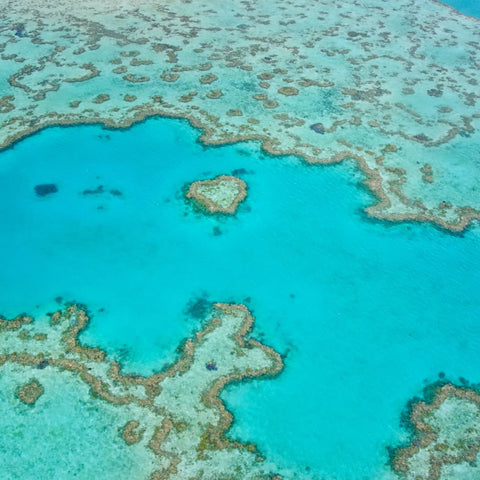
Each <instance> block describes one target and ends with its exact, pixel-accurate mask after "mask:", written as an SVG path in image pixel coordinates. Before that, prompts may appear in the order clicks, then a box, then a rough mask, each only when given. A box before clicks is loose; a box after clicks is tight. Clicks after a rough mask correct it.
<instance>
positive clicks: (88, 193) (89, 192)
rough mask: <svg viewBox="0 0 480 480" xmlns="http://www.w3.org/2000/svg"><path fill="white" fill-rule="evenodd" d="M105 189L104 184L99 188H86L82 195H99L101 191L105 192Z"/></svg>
mask: <svg viewBox="0 0 480 480" xmlns="http://www.w3.org/2000/svg"><path fill="white" fill-rule="evenodd" d="M104 191H105V190H104V188H103V185H99V186H98V187H97V188H95V189H93V190H91V189H89V188H87V189H86V190H84V191H83V192H82V195H99V194H101V193H103V192H104Z"/></svg>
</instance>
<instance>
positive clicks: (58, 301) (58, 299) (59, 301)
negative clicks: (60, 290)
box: [55, 296, 63, 304]
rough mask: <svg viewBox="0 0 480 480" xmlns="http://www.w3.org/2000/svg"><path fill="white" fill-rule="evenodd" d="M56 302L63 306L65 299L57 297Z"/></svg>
mask: <svg viewBox="0 0 480 480" xmlns="http://www.w3.org/2000/svg"><path fill="white" fill-rule="evenodd" d="M55 301H56V302H57V303H58V304H61V303H62V302H63V298H62V297H60V296H58V297H55Z"/></svg>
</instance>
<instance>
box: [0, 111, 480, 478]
mask: <svg viewBox="0 0 480 480" xmlns="http://www.w3.org/2000/svg"><path fill="white" fill-rule="evenodd" d="M198 135H199V133H198V131H197V130H194V129H193V128H191V127H190V126H189V125H188V123H187V122H184V121H177V120H167V119H151V120H148V121H146V122H144V123H141V124H138V125H136V126H134V127H132V128H131V129H129V130H126V131H111V130H105V129H102V128H101V127H99V126H88V127H87V126H81V127H70V128H49V129H47V130H44V131H42V132H40V133H39V134H36V135H34V136H32V137H30V138H27V139H25V140H23V141H21V142H19V143H17V144H16V145H14V146H13V148H10V149H8V150H5V151H3V152H2V153H0V218H1V222H2V227H3V228H2V232H3V233H2V235H1V236H0V265H1V270H0V311H1V312H2V313H3V314H4V315H6V316H13V315H15V314H17V313H19V312H23V311H26V312H28V313H30V314H33V315H43V314H45V313H46V312H48V311H53V310H54V309H57V308H59V306H60V305H59V304H60V303H62V302H65V301H72V300H75V301H79V302H82V303H85V304H86V305H87V306H88V308H89V310H90V312H91V313H92V321H91V325H90V327H89V329H88V330H87V331H86V332H85V333H84V334H82V340H83V341H84V342H86V343H88V344H91V345H98V346H100V347H101V348H104V349H106V350H107V351H108V352H110V353H111V354H112V356H113V357H114V358H116V359H119V360H121V361H122V362H123V363H124V365H125V368H126V370H128V371H138V372H141V373H149V372H152V371H154V370H158V369H160V368H162V367H163V366H164V365H165V364H166V363H168V362H171V361H173V360H174V359H175V358H176V356H177V352H176V347H177V345H178V344H179V343H180V342H181V340H182V339H183V338H184V337H186V336H188V335H190V334H191V333H192V332H193V331H194V330H195V329H197V328H199V326H200V325H201V320H200V319H199V316H198V315H193V313H196V311H197V310H200V313H201V310H202V309H201V308H200V309H198V308H197V309H193V310H192V309H191V308H190V307H191V306H192V302H195V301H196V300H198V299H205V300H207V301H222V302H223V301H228V302H242V303H246V304H247V305H248V306H249V308H251V310H252V311H253V313H254V315H255V316H256V326H255V329H254V332H253V333H254V335H255V336H256V337H257V338H259V339H261V340H262V341H263V342H265V343H267V344H269V345H271V346H273V347H274V348H276V349H277V350H278V351H279V352H280V353H282V354H283V355H284V356H285V369H284V371H283V373H282V374H281V375H279V376H278V377H276V378H274V379H264V380H257V381H250V382H247V383H242V384H237V385H232V386H229V387H228V388H227V389H226V391H225V392H224V393H223V394H222V398H223V399H224V400H225V401H226V403H227V406H228V408H229V409H231V410H232V412H233V413H234V415H235V423H234V425H233V427H232V429H231V431H230V432H229V435H231V436H232V437H236V438H237V437H238V438H240V439H242V440H249V441H253V442H256V443H257V444H258V445H259V447H260V449H261V450H262V451H263V452H264V453H265V454H266V455H267V456H268V457H269V458H270V459H271V460H274V461H275V462H277V463H278V464H279V465H281V466H282V467H286V468H292V469H294V470H296V471H298V472H302V473H305V474H308V475H310V476H311V477H312V478H325V479H338V480H359V479H368V480H376V479H383V478H388V477H389V476H390V473H389V468H388V465H387V463H388V452H387V446H395V445H398V444H399V443H401V442H402V441H405V439H406V438H407V432H406V431H405V429H404V428H403V427H402V426H401V425H400V418H401V414H402V412H403V411H404V408H405V406H406V403H407V401H408V400H409V399H411V398H412V397H413V396H416V395H420V394H421V393H422V389H423V388H424V386H425V385H426V384H428V383H430V382H433V381H435V380H437V379H438V374H439V373H440V372H444V373H445V375H446V377H447V378H449V379H452V380H453V381H457V382H458V381H459V378H460V377H464V378H466V379H468V380H469V381H471V382H479V381H480V355H478V351H479V348H480V321H479V319H480V297H479V295H478V292H479V291H480V255H479V252H480V236H479V229H478V227H472V228H470V229H469V230H468V231H467V232H465V233H464V234H463V235H456V236H454V235H451V234H448V233H446V232H443V231H441V230H439V229H437V228H435V227H433V226H432V225H426V224H412V223H410V224H407V223H403V224H391V223H388V222H376V221H371V220H369V219H368V218H367V217H366V216H365V214H364V213H363V208H364V207H365V206H367V205H369V204H371V203H372V202H373V201H374V198H373V197H372V195H371V194H370V193H369V192H368V191H367V190H366V189H365V188H364V187H363V186H362V183H361V182H362V179H363V176H362V174H361V173H360V172H359V171H358V170H357V169H356V167H355V165H354V164H352V163H349V162H345V163H343V164H340V165H336V166H328V167H323V166H309V165H306V164H305V163H303V162H302V161H301V160H300V159H298V158H296V157H291V156H284V157H271V156H268V155H266V154H262V153H261V152H260V150H259V146H258V144H256V143H242V144H238V145H233V146H224V147H204V146H202V145H201V144H200V143H199V142H198V141H196V140H197V137H198ZM231 173H236V174H237V175H239V176H240V177H241V178H243V179H244V180H245V181H246V182H247V183H248V198H247V200H246V201H245V202H244V203H243V204H242V205H241V206H240V208H239V210H238V213H237V215H236V216H235V217H232V218H228V217H207V216H204V215H202V214H200V213H198V212H195V211H194V210H193V209H192V207H191V206H190V205H188V204H186V203H185V201H184V197H183V189H184V187H185V185H186V184H187V183H189V182H192V181H194V180H198V179H204V178H211V177H213V176H215V175H218V174H231ZM46 183H54V184H55V185H56V186H57V188H58V192H57V193H52V194H49V195H46V196H43V197H39V196H37V195H36V194H35V191H34V187H35V186H36V185H38V184H46ZM100 185H101V186H102V189H101V191H100V193H90V194H88V193H87V194H84V191H85V190H93V191H95V190H96V189H97V188H98V187H99V186H100ZM111 190H114V191H115V190H118V192H121V195H119V194H118V192H114V193H117V194H116V195H115V194H112V193H111V192H110V191H111ZM56 297H61V299H57V301H56V300H55V298H56ZM196 305H197V306H199V305H200V306H201V303H197V304H196ZM27 437H28V435H27ZM25 441H26V440H25ZM32 441H33V440H32ZM82 461H84V462H88V461H89V460H88V458H83V459H82ZM92 461H94V459H93V458H92Z"/></svg>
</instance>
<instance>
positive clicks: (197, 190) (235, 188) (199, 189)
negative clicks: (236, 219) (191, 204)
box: [187, 175, 247, 215]
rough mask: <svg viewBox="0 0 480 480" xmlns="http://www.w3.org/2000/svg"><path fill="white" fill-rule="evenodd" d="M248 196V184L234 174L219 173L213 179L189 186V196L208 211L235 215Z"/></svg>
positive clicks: (199, 181)
mask: <svg viewBox="0 0 480 480" xmlns="http://www.w3.org/2000/svg"><path fill="white" fill-rule="evenodd" d="M246 196H247V184H246V183H245V182H244V181H243V180H242V179H241V178H238V177H234V176H232V175H219V176H218V177H215V178H214V179H213V180H198V181H196V182H193V183H192V184H191V185H190V187H189V188H188V192H187V198H190V199H192V200H194V201H195V203H196V205H198V206H199V207H200V208H201V209H202V210H204V211H205V212H207V213H226V214H229V215H233V214H234V213H235V212H236V211H237V207H238V205H239V204H240V203H241V202H243V200H245V198H246Z"/></svg>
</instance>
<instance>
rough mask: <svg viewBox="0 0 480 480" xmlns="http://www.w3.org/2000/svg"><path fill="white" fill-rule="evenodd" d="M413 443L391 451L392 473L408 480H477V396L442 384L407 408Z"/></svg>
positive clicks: (479, 446) (479, 414)
mask: <svg viewBox="0 0 480 480" xmlns="http://www.w3.org/2000/svg"><path fill="white" fill-rule="evenodd" d="M409 420H410V423H411V427H412V434H413V440H412V442H411V444H410V445H409V446H407V447H403V448H399V449H397V450H396V451H394V455H393V458H392V467H393V469H394V470H395V471H396V472H398V473H401V474H403V476H404V477H405V478H407V479H409V480H456V479H458V480H460V479H462V480H466V479H474V478H480V467H479V466H478V465H477V464H476V459H477V454H478V451H479V450H480V395H479V394H478V393H477V392H475V391H474V390H472V389H469V388H465V387H455V386H454V385H452V384H446V385H442V386H439V387H437V388H435V389H434V391H433V392H432V394H431V398H430V399H429V401H427V402H423V401H418V402H416V403H414V404H413V405H412V406H411V410H410V418H409Z"/></svg>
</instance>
